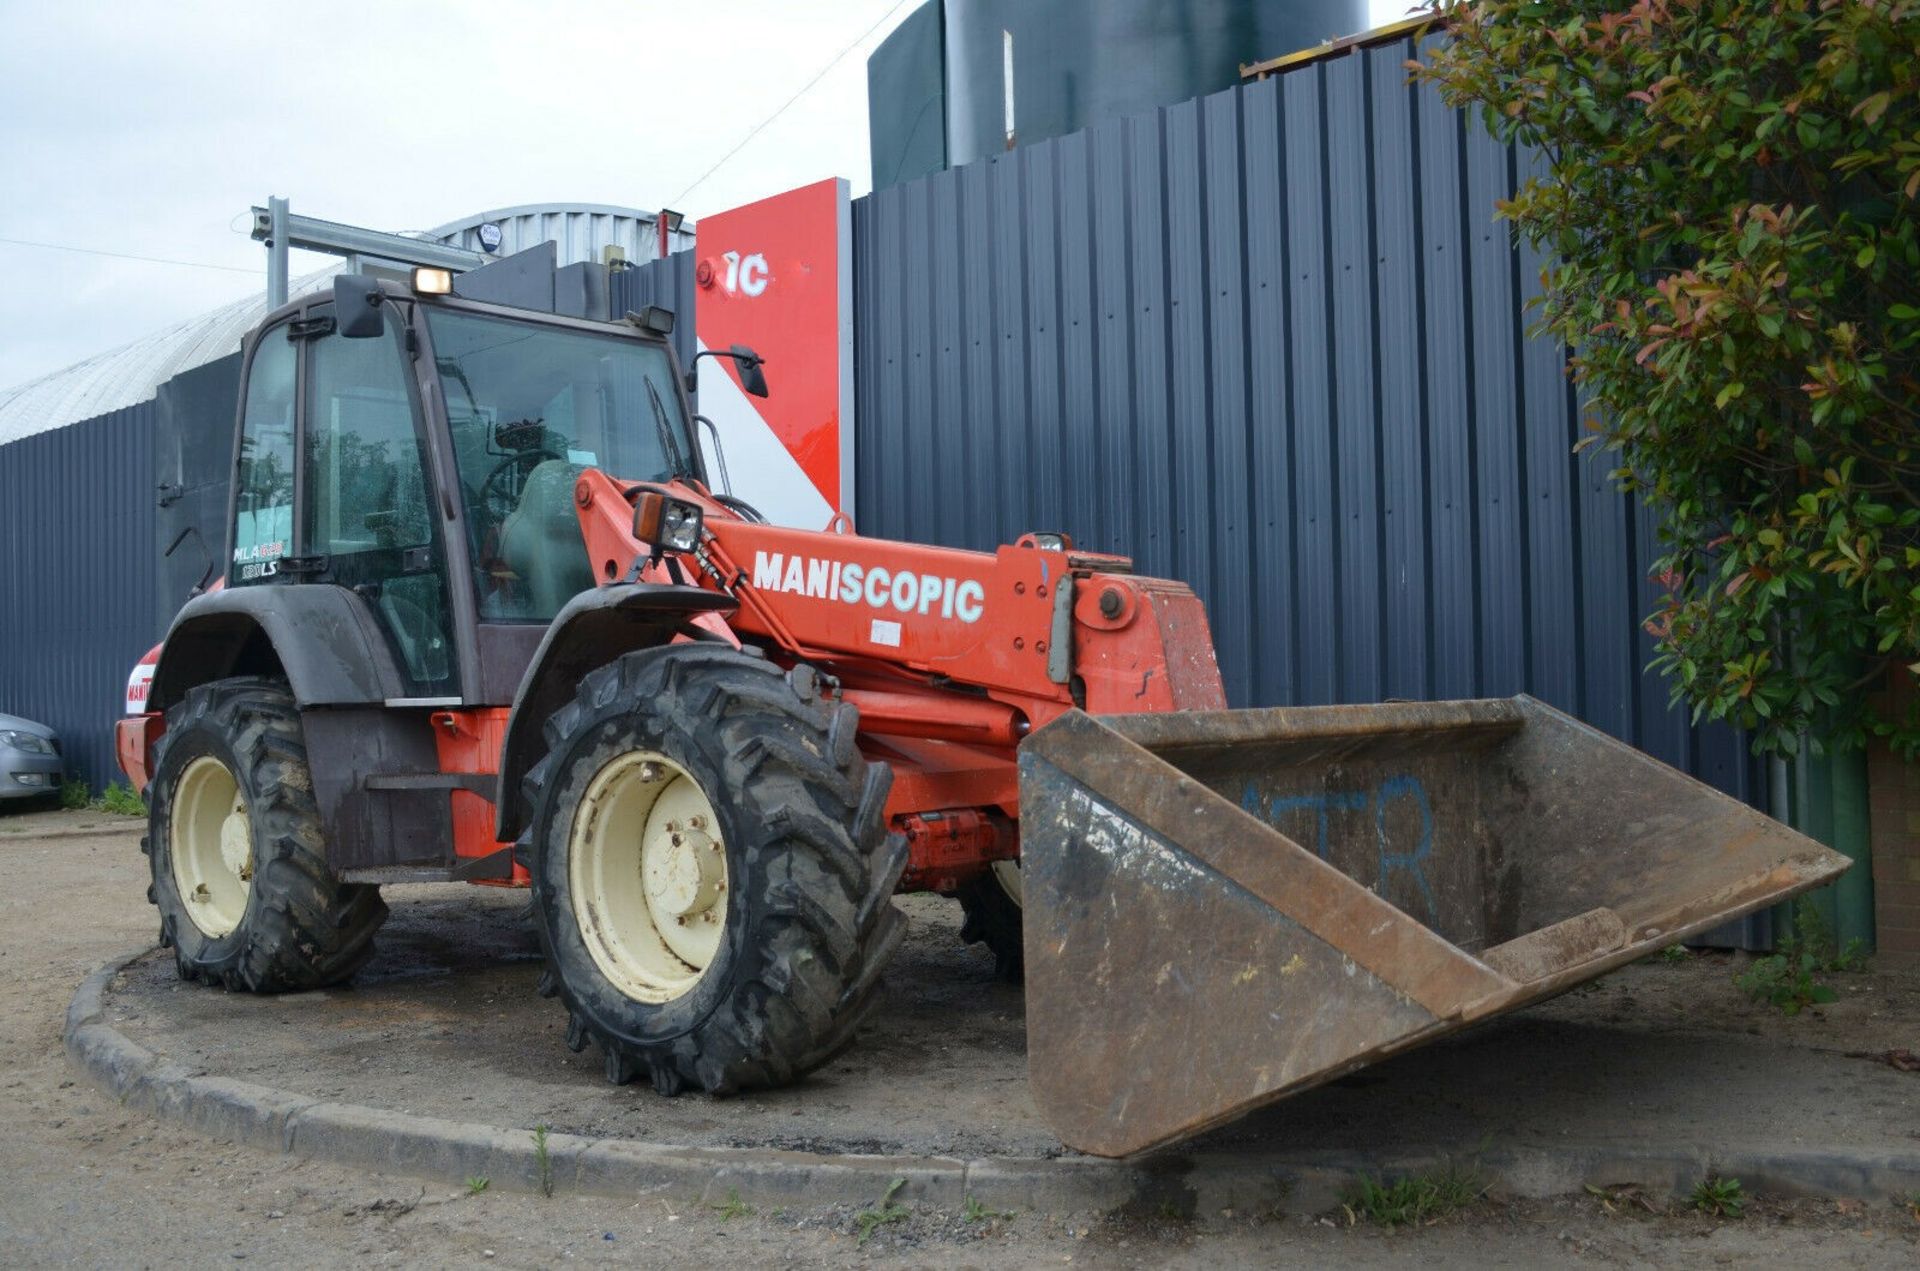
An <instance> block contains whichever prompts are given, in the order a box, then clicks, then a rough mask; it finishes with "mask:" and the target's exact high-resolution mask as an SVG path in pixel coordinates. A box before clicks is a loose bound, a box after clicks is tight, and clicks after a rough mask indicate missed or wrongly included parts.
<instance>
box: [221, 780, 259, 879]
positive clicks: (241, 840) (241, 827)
mask: <svg viewBox="0 0 1920 1271" xmlns="http://www.w3.org/2000/svg"><path fill="white" fill-rule="evenodd" d="M220 862H221V864H223V865H225V866H226V867H227V868H228V869H230V870H232V871H233V873H234V876H235V877H237V878H240V879H241V880H243V881H246V880H251V879H252V878H253V822H252V821H251V820H250V819H249V818H248V817H247V805H246V804H244V803H241V802H239V801H238V800H235V802H234V805H233V810H232V811H230V812H228V813H227V815H226V819H225V820H223V821H221V822H220Z"/></svg>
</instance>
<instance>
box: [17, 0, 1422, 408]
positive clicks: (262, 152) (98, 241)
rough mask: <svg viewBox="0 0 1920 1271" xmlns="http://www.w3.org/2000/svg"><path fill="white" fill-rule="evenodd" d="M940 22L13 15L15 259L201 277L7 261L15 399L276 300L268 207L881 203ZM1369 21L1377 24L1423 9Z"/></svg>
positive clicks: (490, 12)
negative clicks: (899, 89)
mask: <svg viewBox="0 0 1920 1271" xmlns="http://www.w3.org/2000/svg"><path fill="white" fill-rule="evenodd" d="M919 3H920V0H900V2H899V3H896V0H786V2H784V3H782V2H780V0H678V2H677V3H671V4H668V3H660V2H658V0H542V2H539V3H534V2H531V0H457V2H456V0H386V2H385V3H367V2H365V0H327V3H324V4H317V5H316V4H304V5H299V6H295V5H291V4H285V3H281V2H280V0H255V3H252V4H241V3H212V2H210V0H164V3H160V2H153V0H114V2H110V0H57V2H49V0H0V239H11V240H27V241H30V242H35V243H46V244H61V245H66V246H73V247H85V248H91V249H95V250H99V251H113V252H124V253H128V254H132V255H137V256H152V257H164V258H167V259H170V260H175V261H184V262H192V265H176V264H157V263H150V262H143V261H135V260H122V259H115V258H113V257H109V256H100V255H88V254H82V253H79V252H71V251H59V250H53V249H50V248H46V247H28V246H22V245H19V244H18V243H16V242H0V268H3V269H4V271H5V273H4V277H5V278H6V285H5V286H4V287H0V388H4V387H10V386H12V385H14V384H17V383H20V382H21V381H24V380H27V379H31V378H33V377H35V376H37V375H40V374H43V373H45V372H47V371H51V370H55V369H58V368H59V367H62V366H65V365H67V364H69V363H72V362H76V361H79V360H80V359H82V358H85V357H88V356H91V355H92V354H94V353H98V352H102V351H104V350H106V349H109V348H112V347H114V346H116V345H120V344H124V343H126V342H128V341H130V340H133V339H137V338H138V337H140V336H142V335H145V334H147V333H148V332H150V331H154V330H157V329H159V328H161V327H164V326H167V325H169V324H170V323H173V322H177V321H180V320H182V319H184V318H188V317H191V316H193V315H195V314H197V313H200V312H202V311H204V310H206V309H209V308H212V307H214V306H216V305H219V304H224V303H226V302H228V301H231V300H236V299H239V298H241V297H243V296H245V295H248V294H249V293H256V292H259V291H260V290H262V289H263V288H264V286H265V261H264V254H265V253H264V251H263V249H262V248H261V246H260V245H259V244H257V243H255V242H253V241H252V240H251V239H250V238H249V237H248V231H249V229H250V228H251V227H250V224H249V221H248V218H247V216H246V211H247V209H248V208H249V207H251V206H253V205H254V204H257V203H258V204H264V203H265V202H266V199H267V196H268V195H270V194H282V195H286V196H287V197H289V198H290V199H291V200H292V205H293V209H294V210H295V211H297V212H301V213H304V214H306V215H309V216H318V217H323V218H325V219H328V220H335V221H346V222H349V223H352V224H356V225H366V226H371V227H373V228H376V229H387V230H418V229H428V228H431V227H433V226H435V225H440V224H444V223H445V222H447V221H451V220H456V219H459V218H461V217H464V216H467V215H470V214H472V213H475V212H480V211H485V210H487V209H490V208H496V207H507V206H511V205H514V204H518V203H548V202H583V203H615V204H621V205H624V206H629V207H638V208H648V209H651V208H656V207H660V206H669V207H675V208H678V209H679V210H681V211H684V212H686V213H688V214H689V215H691V216H694V217H695V218H698V217H699V216H700V215H702V214H704V213H706V212H710V211H718V210H720V209H723V208H727V207H732V206H734V205H736V204H739V203H744V202H748V201H750V200H752V199H755V198H758V197H761V196H762V195H766V194H771V193H774V192H776V191H779V190H784V189H788V188H790V187H792V186H796V185H801V184H804V183H806V182H809V181H814V180H818V179H819V178H821V177H826V176H844V177H847V178H848V179H849V180H850V181H852V183H853V190H854V194H855V195H856V196H857V195H859V194H861V193H863V192H865V189H866V186H867V176H868V172H867V130H866V59H867V55H868V54H869V53H870V52H872V50H873V48H874V46H875V45H877V44H878V43H879V42H880V41H881V40H883V39H884V38H885V37H886V35H887V34H888V33H889V32H890V31H891V30H892V29H893V27H894V26H896V25H897V24H898V23H899V22H900V21H901V20H902V19H903V18H904V17H905V16H906V15H907V14H908V13H910V12H911V11H912V10H913V9H914V8H915V7H917V6H918V4H919ZM1369 3H1370V4H1371V6H1372V17H1373V20H1374V22H1375V23H1376V24H1377V23H1380V22H1386V21H1392V20H1393V19H1394V18H1396V17H1398V16H1399V15H1400V14H1401V13H1402V12H1404V11H1405V8H1406V3H1407V0H1369ZM876 24H877V25H876ZM869 31H871V33H870V34H867V33H868V32H869ZM623 50H624V52H625V56H624V57H623V56H622V55H621V54H622V51H623ZM843 51H844V52H845V56H844V57H842V58H841V60H840V61H839V62H838V63H837V64H835V65H834V66H833V67H832V69H831V70H829V71H827V73H826V74H825V75H824V76H823V77H822V78H821V79H820V81H819V83H818V84H816V85H815V86H814V87H813V88H811V89H810V90H808V91H807V92H806V93H805V94H804V95H802V96H801V97H800V98H799V100H798V101H796V102H794V103H793V105H792V106H791V107H789V108H788V109H786V110H785V111H784V112H781V113H780V114H779V116H778V118H777V119H775V120H774V122H773V123H772V124H770V125H769V126H768V127H767V128H766V129H765V130H764V131H763V132H761V133H760V134H759V135H758V136H756V137H755V138H754V139H753V141H752V142H751V143H750V144H748V145H747V146H746V147H745V148H744V149H742V150H741V151H740V152H739V153H738V154H737V155H735V156H734V157H733V158H732V159H730V160H729V161H728V162H727V163H725V164H724V165H723V166H722V167H721V168H720V169H719V171H717V172H715V173H714V174H713V175H712V176H711V177H708V178H707V179H706V180H705V181H704V182H702V183H701V184H700V185H699V186H698V187H697V188H694V189H692V190H689V187H690V186H693V185H694V183H695V182H696V181H698V180H699V179H700V178H701V175H702V174H703V173H705V172H706V171H707V169H708V168H709V167H710V166H712V164H713V163H714V161H715V160H716V159H718V158H719V157H720V156H721V155H723V154H725V153H726V152H727V151H728V150H730V149H732V148H733V147H734V146H735V145H736V144H737V143H738V142H739V141H740V140H741V139H742V138H743V137H745V136H746V135H747V134H748V132H749V131H750V130H751V129H753V127H754V126H755V125H756V124H758V123H760V122H761V121H762V120H765V119H766V118H767V117H768V116H770V115H773V114H774V113H775V112H776V111H778V110H779V109H780V106H781V104H782V103H783V102H785V101H786V100H787V99H788V98H790V97H792V96H793V94H794V93H795V92H797V91H799V90H800V88H801V87H802V86H803V85H805V84H806V83H807V81H808V80H810V79H812V78H813V77H814V75H815V74H817V73H818V72H819V71H820V70H821V69H822V68H823V67H825V66H827V64H828V63H829V62H830V61H832V59H833V58H834V57H835V55H836V54H840V53H842V52H843ZM1277 51H1278V50H1276V52H1277ZM327 260H328V258H326V257H320V256H314V255H310V254H308V253H303V252H296V253H294V259H293V271H294V273H295V274H299V273H302V272H305V271H307V270H311V269H315V268H318V267H320V266H321V265H324V264H326V263H327ZM193 266H225V267H226V268H202V267H193Z"/></svg>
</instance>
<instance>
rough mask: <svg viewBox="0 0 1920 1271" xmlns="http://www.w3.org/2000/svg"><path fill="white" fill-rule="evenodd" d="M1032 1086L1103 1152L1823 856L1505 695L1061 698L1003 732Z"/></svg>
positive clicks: (1367, 1052)
mask: <svg viewBox="0 0 1920 1271" xmlns="http://www.w3.org/2000/svg"><path fill="white" fill-rule="evenodd" d="M1020 813H1021V822H1020V829H1021V839H1022V852H1021V867H1022V869H1021V872H1022V876H1023V887H1024V897H1023V903H1024V905H1025V926H1026V936H1025V939H1026V967H1027V1045H1028V1064H1029V1070H1030V1074H1031V1079H1032V1085H1033V1093H1034V1101H1035V1103H1036V1105H1037V1106H1038V1107H1039V1110H1040V1112H1041V1115H1042V1116H1043V1117H1045V1118H1046V1120H1047V1122H1048V1123H1049V1124H1050V1125H1051V1126H1052V1127H1053V1129H1054V1130H1055V1132H1056V1133H1058V1134H1059V1136H1060V1138H1061V1139H1062V1140H1063V1141H1064V1142H1065V1143H1066V1144H1067V1145H1068V1146H1070V1147H1073V1148H1076V1149H1078V1150H1080V1151H1083V1152H1090V1153H1093V1154H1095V1155H1099V1156H1124V1155H1128V1154H1131V1153H1134V1152H1139V1151H1142V1150H1144V1149H1147V1148H1151V1147H1156V1146H1159V1145H1162V1144H1166V1143H1170V1142H1173V1141H1175V1140H1178V1139H1181V1138H1185V1137H1187V1136H1189V1135H1193V1134H1197V1133H1199V1132H1200V1131H1202V1130H1206V1129H1208V1128H1210V1127H1212V1126H1216V1125H1219V1124H1221V1123H1222V1122H1225V1121H1228V1120H1231V1119H1233V1118H1235V1117H1238V1116H1240V1115H1242V1114H1244V1113H1246V1112H1249V1111H1251V1110H1252V1109H1254V1108H1257V1107H1259V1106H1261V1105H1263V1104H1267V1103H1271V1102H1273V1101H1275V1100H1277V1099H1280V1098H1283V1097H1285V1096H1286V1095H1289V1094H1293V1093H1296V1092H1298V1091H1300V1090H1303V1089H1306V1088H1308V1087H1310V1086H1314V1085H1317V1084H1319V1083H1321V1082H1323V1081H1327V1080H1330V1079H1332V1078H1334V1077H1338V1076H1340V1075H1342V1074H1343V1073H1347V1072H1350V1071H1352V1070H1354V1069H1356V1068H1359V1067H1362V1066H1364V1065H1366V1064H1370V1063H1372V1062H1374V1061H1375V1060H1378V1059H1382V1058H1385V1057H1386V1056H1388V1055H1392V1054H1395V1053H1397V1052H1399V1051H1403V1050H1406V1049H1408V1048H1410V1047H1413V1046H1417V1045H1420V1044H1422V1043H1424V1042H1428V1041H1432V1040H1433V1039H1434V1038H1437V1037H1440V1036H1442V1035H1444V1034H1446V1033H1450V1032H1453V1031H1455V1030H1458V1029H1461V1028H1464V1027H1466V1026H1467V1025H1469V1024H1472V1023H1474V1022H1476V1021H1479V1020H1483V1019H1486V1018H1488V1017H1489V1016H1493V1015H1498V1014H1501V1013H1502V1012H1505V1011H1511V1010H1514V1009H1516V1008H1518V1007H1521V1006H1525V1005H1527V1004H1528V1003H1531V1002H1537V1001H1540V1000H1542V999H1543V998H1547V997H1551V996H1553V995H1554V994H1556V993H1560V992H1563V991H1565V990H1566V989H1568V988H1570V987H1572V986H1573V985H1575V984H1578V983H1580V982H1581V981H1583V980H1589V979H1592V978H1594V977H1595V976H1598V975H1600V974H1602V973H1603V972H1606V971H1609V970H1612V969H1613V968H1615V967H1618V966H1621V965H1623V964H1625V963H1627V962H1631V961H1633V960H1634V959H1635V958H1638V957H1641V956H1643V955H1645V954H1646V953H1648V952H1650V951H1653V950H1657V949H1659V948H1662V947H1664V946H1666V945H1670V944H1672V943H1674V942H1675V941H1677V940H1681V939H1684V938H1685V937H1687V936H1690V935H1693V934H1695V933H1697V932H1701V931H1705V930H1707V929H1708V928H1711V927H1715V926H1718V925H1719V924H1721V923H1723V922H1726V921H1728V920H1729V919H1732V918H1737V917H1739V916H1741V915H1742V914H1746V913H1750V912H1752V911H1753V910H1756V909H1759V908H1761V907H1763V906H1766V905H1771V904H1773V903H1774V902H1776V901H1779V900H1783V899H1785V898H1787V897H1789V896H1793V895H1796V894H1797V893H1799V892H1802V891H1805V890H1806V889H1808V888H1810V887H1815V886H1818V885H1820V884H1821V883H1825V882H1827V881H1828V880H1830V879H1832V878H1835V877H1837V876H1838V875H1839V874H1840V873H1841V872H1842V871H1843V870H1845V869H1846V867H1847V864H1848V862H1847V859H1846V858H1845V857H1843V856H1841V855H1839V854H1838V853H1836V852H1832V851H1829V850H1828V849H1826V848H1824V847H1822V846H1821V845H1820V844H1818V843H1815V842H1814V841H1813V840H1811V839H1809V838H1806V837H1804V836H1803V835H1800V834H1798V833H1796V832H1794V831H1793V830H1791V829H1788V828H1787V827H1786V826H1784V825H1781V824H1780V823H1778V822H1777V821H1773V820H1771V819H1769V818H1768V817H1765V816H1763V815H1761V814H1760V813H1758V812H1756V811H1754V810H1753V809H1752V808H1749V807H1747V806H1746V805H1744V804H1742V803H1740V802H1738V801H1737V800H1735V799H1732V798H1729V797H1727V796H1726V795H1724V794H1721V793H1720V792H1719V791H1717V790H1714V789H1712V788H1710V787H1708V786H1706V785H1703V784H1701V783H1700V782H1698V781H1695V780H1693V779H1692V778H1691V777H1687V776H1685V775H1683V774H1681V773H1679V772H1676V771H1674V770H1673V769H1672V768H1669V767H1667V766H1666V765H1665V764H1662V763H1660V762H1658V761H1657V760H1654V759H1651V758H1649V757H1648V756H1646V755H1644V754H1641V753H1640V752H1639V751H1637V750H1634V749H1633V748H1631V747H1629V746H1626V745H1623V744H1621V743H1620V742H1617V741H1615V740H1613V739H1612V738H1610V737H1607V736H1606V735H1604V734H1602V733H1599V732H1596V731H1595V730H1594V729H1591V728H1589V727H1587V726H1586V725H1584V724H1581V723H1579V722H1578V721H1576V720H1574V719H1571V718H1569V717H1568V716H1566V715H1563V714H1561V713H1560V712H1558V711H1555V710H1553V709H1551V708H1550V707H1547V706H1545V705H1543V704H1542V703H1540V702H1537V701H1535V700H1533V699H1532V698H1528V697H1516V698H1512V699H1508V700H1495V701H1463V702H1425V703H1401V704H1389V705H1382V706H1335V707H1302V708H1284V709H1277V710H1250V711H1207V712H1178V713H1170V714H1150V715H1132V716H1107V717H1102V718H1098V719H1096V718H1094V717H1092V716H1089V715H1084V714H1080V713H1077V712H1076V713H1073V714H1069V715H1067V716H1064V717H1062V718H1061V719H1059V720H1056V721H1055V722H1054V723H1052V724H1050V725H1048V726H1047V727H1045V728H1043V729H1040V730H1039V731H1038V732H1036V733H1035V734H1034V735H1033V736H1031V737H1029V738H1028V739H1027V740H1026V741H1025V742H1024V743H1023V744H1022V746H1021V748H1020Z"/></svg>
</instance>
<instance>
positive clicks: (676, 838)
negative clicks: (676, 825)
mask: <svg viewBox="0 0 1920 1271" xmlns="http://www.w3.org/2000/svg"><path fill="white" fill-rule="evenodd" d="M673 845H674V846H675V847H678V846H680V836H679V835H678V834H676V835H674V836H673Z"/></svg>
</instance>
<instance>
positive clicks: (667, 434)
mask: <svg viewBox="0 0 1920 1271" xmlns="http://www.w3.org/2000/svg"><path fill="white" fill-rule="evenodd" d="M645 383H646V386H647V400H648V401H650V402H652V403H653V422H654V424H655V426H656V427H658V428H659V429H660V448H661V449H662V450H663V451H665V452H666V459H667V471H668V472H669V473H671V474H672V475H673V476H675V477H691V476H694V475H695V473H694V471H693V470H692V469H691V468H689V467H688V466H687V458H686V456H685V455H684V454H682V453H681V451H680V441H679V439H678V438H676V437H675V436H674V435H673V424H672V423H671V422H669V421H668V419H667V404H666V403H665V402H663V401H661V400H660V390H659V389H657V388H655V387H654V386H653V377H652V376H648V377H646V380H645Z"/></svg>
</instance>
